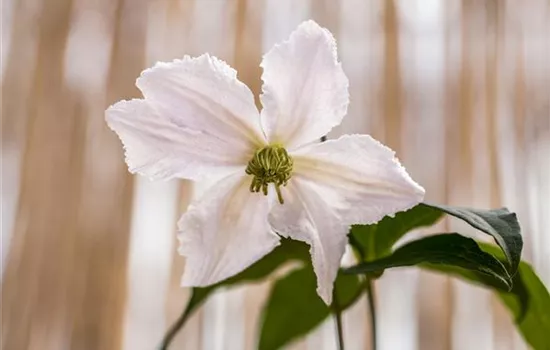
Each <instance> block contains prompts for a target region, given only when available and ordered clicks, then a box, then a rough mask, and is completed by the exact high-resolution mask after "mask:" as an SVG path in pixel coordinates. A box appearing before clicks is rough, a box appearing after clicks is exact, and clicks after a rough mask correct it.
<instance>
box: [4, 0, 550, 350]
mask: <svg viewBox="0 0 550 350" xmlns="http://www.w3.org/2000/svg"><path fill="white" fill-rule="evenodd" d="M309 18H313V19H315V20H316V21H317V22H318V23H320V24H321V25H322V26H324V27H327V28H329V29H330V30H331V31H332V32H333V33H334V35H335V36H336V38H337V40H338V44H339V55H340V59H341V60H342V62H343V67H344V70H345V71H346V73H347V74H348V76H349V78H350V93H351V104H350V108H349V114H348V116H347V118H346V119H345V120H344V123H343V124H342V126H341V127H339V128H338V129H337V130H335V131H334V133H333V134H332V135H331V136H333V137H334V136H337V135H338V134H340V133H369V134H371V135H373V136H374V137H376V138H377V139H379V140H381V141H382V142H384V143H386V144H388V145H389V146H390V147H392V148H393V149H394V150H396V151H397V154H398V156H399V157H400V159H401V160H402V162H403V163H404V164H405V166H406V167H407V169H408V171H409V173H411V175H412V177H413V178H414V179H416V180H417V181H418V182H419V183H421V184H422V185H423V186H424V187H425V188H426V190H427V200H429V201H434V202H438V203H447V204H452V205H464V206H475V207H482V208H489V207H499V206H504V205H505V206H507V207H509V208H510V209H511V210H513V211H516V212H517V213H518V215H519V218H520V221H521V223H522V225H523V234H524V237H525V249H524V258H525V259H527V260H529V261H530V262H531V263H532V264H533V265H534V267H535V268H536V270H537V272H538V274H539V275H540V276H541V278H542V279H543V281H545V282H546V283H547V285H548V284H549V283H550V233H549V232H548V227H550V204H549V203H550V1H548V0H525V1H513V0H464V1H457V0H340V1H337V0H151V1H146V0H2V14H1V21H2V33H1V40H2V41H1V80H2V85H1V86H2V100H1V105H2V124H1V125H2V150H1V159H2V173H1V175H2V190H1V199H2V202H1V203H2V212H1V213H2V250H1V254H2V256H1V258H2V260H1V262H2V275H1V276H2V277H1V278H2V280H1V283H2V349H5V350H26V349H33V350H34V349H40V350H44V349H46V350H50V349H52V350H59V349H70V350H111V349H113V350H118V349H125V350H141V349H143V350H149V349H154V348H155V346H157V345H158V344H159V341H160V339H161V337H162V334H163V332H164V331H165V330H166V329H167V328H168V326H169V325H170V324H171V323H172V322H173V320H174V319H175V318H176V317H177V316H178V314H179V313H180V311H181V309H182V308H183V305H184V304H185V302H186V299H187V297H188V295H189V291H188V290H186V289H182V288H180V287H179V286H178V284H179V279H180V276H181V274H182V269H183V267H184V259H183V258H181V257H179V256H178V255H177V253H176V239H175V228H176V221H177V219H178V217H179V215H180V214H181V213H182V212H183V211H184V210H185V207H186V205H187V203H188V201H189V199H190V198H191V197H192V196H193V190H194V189H193V187H192V185H191V184H190V183H187V182H183V181H182V182H176V181H173V182H149V181H148V180H146V179H143V178H140V177H134V176H131V175H130V174H129V173H128V171H127V168H126V165H125V164H124V161H123V150H122V147H121V144H120V142H119V140H118V139H117V137H116V135H115V134H114V133H112V132H111V131H110V130H108V129H107V127H106V124H105V122H104V116H103V112H104V110H105V108H106V107H107V106H108V105H110V104H112V103H114V102H116V101H117V100H120V99H129V98H132V97H139V96H140V94H139V91H138V90H137V89H136V88H135V86H134V81H135V79H136V77H137V76H138V75H139V73H140V71H141V70H143V69H144V68H146V67H149V66H151V65H153V64H154V63H155V62H156V61H159V60H172V59H174V58H179V57H182V56H183V55H184V54H190V55H198V54H201V53H204V52H209V53H211V54H213V55H216V56H218V57H220V58H221V59H223V60H225V61H227V62H228V63H229V64H231V65H232V66H233V67H234V68H236V69H237V71H238V74H239V78H240V79H241V80H242V81H244V82H245V83H246V84H248V86H250V87H251V89H252V90H253V91H254V92H255V93H256V94H257V93H258V91H259V90H260V74H261V70H260V68H259V63H260V60H261V56H262V53H264V52H266V51H267V50H268V49H269V48H270V47H271V46H272V45H273V44H274V43H276V42H278V41H281V40H283V39H286V38H287V37H288V35H289V34H290V32H291V31H292V30H293V29H294V28H295V27H296V26H297V25H298V24H299V23H300V22H301V21H303V20H305V19H309ZM457 229H462V227H459V228H457V227H456V226H455V223H454V222H442V223H441V224H439V226H438V227H436V228H435V229H431V230H430V231H429V232H435V231H434V230H438V231H441V230H457ZM461 232H463V231H461ZM424 233H425V232H418V233H415V234H416V235H419V234H424ZM269 283H270V281H266V282H264V283H260V284H257V285H253V286H248V287H244V288H236V289H231V290H228V291H223V292H221V293H218V294H217V295H215V297H213V298H212V299H211V300H210V301H209V302H208V303H207V304H206V305H205V306H204V307H203V308H202V309H201V310H200V311H199V312H198V313H197V314H196V315H195V316H194V317H193V319H192V320H191V321H190V322H189V324H188V325H187V326H186V328H185V329H184V330H183V331H182V332H181V333H180V334H179V336H178V337H177V339H176V340H175V342H174V344H173V347H172V348H173V349H192V350H195V349H198V350H222V349H230V350H232V349H237V350H240V349H254V348H255V339H256V332H257V321H258V319H259V316H260V314H259V313H260V309H261V305H262V303H263V302H264V300H265V298H266V296H267V295H266V293H267V292H268V288H269ZM376 288H377V292H378V293H377V294H378V296H379V298H378V307H379V322H380V325H379V332H380V335H379V349H381V350H394V349H400V350H420V349H421V350H446V349H454V350H462V349H480V350H484V349H487V350H519V349H526V345H525V344H524V342H523V340H522V339H521V337H520V336H519V335H518V334H517V332H516V331H515V330H514V328H513V325H512V320H511V317H510V315H508V313H507V312H506V311H505V310H504V309H503V307H501V305H500V304H499V302H498V301H497V300H496V299H495V297H493V295H492V294H491V293H490V292H488V291H485V290H482V289H480V288H477V287H472V286H470V285H467V284H465V283H462V282H460V281H458V280H454V279H450V278H448V277H444V276H439V275H435V274H431V273H427V272H421V271H419V270H415V269H399V270H394V271H389V272H388V273H387V274H385V275H384V277H383V278H382V279H381V280H380V281H379V282H378V284H377V286H376ZM344 327H345V333H346V334H345V336H346V343H347V348H348V349H368V344H369V339H370V336H371V335H370V334H369V331H368V324H367V303H366V301H365V300H360V301H359V302H358V303H357V305H356V306H355V307H354V308H353V309H351V310H350V311H349V312H347V313H346V314H345V315H344ZM335 344H336V342H335V340H334V325H333V323H332V321H331V320H328V321H327V322H326V323H325V324H324V325H322V326H321V327H319V329H318V330H317V331H316V332H315V333H314V334H311V335H309V336H307V337H306V338H304V339H301V340H298V341H297V342H296V343H295V344H293V345H292V346H290V347H289V349H293V350H313V349H320V350H329V349H335Z"/></svg>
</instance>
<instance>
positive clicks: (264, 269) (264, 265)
mask: <svg viewBox="0 0 550 350" xmlns="http://www.w3.org/2000/svg"><path fill="white" fill-rule="evenodd" d="M309 256H310V255H309V247H308V245H307V244H305V243H303V242H300V241H294V240H291V239H286V238H281V244H280V245H279V246H278V247H276V248H275V249H274V250H273V251H272V252H271V253H269V254H267V255H266V256H264V257H263V258H262V259H260V260H259V261H257V262H256V263H254V264H253V265H251V266H250V267H249V268H247V269H246V270H244V271H242V272H241V273H239V274H237V275H235V276H233V277H231V278H228V279H226V280H225V281H222V282H220V283H217V284H215V285H212V286H208V287H200V288H193V290H192V292H191V298H190V299H189V301H188V302H187V305H186V307H185V310H184V311H183V313H182V314H181V316H180V317H179V318H178V320H176V322H175V323H174V324H173V325H172V326H171V327H170V330H169V331H168V332H167V333H166V336H165V337H164V339H163V341H162V344H161V346H160V349H163V350H164V349H167V348H168V345H169V344H170V342H171V340H172V339H173V337H174V336H175V335H176V334H177V332H178V331H179V330H180V329H181V328H182V327H183V326H184V325H185V323H186V322H187V320H188V319H189V317H190V316H191V315H192V314H193V312H194V311H195V310H196V309H198V307H199V306H201V305H202V304H203V303H204V302H205V301H206V299H207V298H208V297H209V296H210V295H211V294H212V293H213V292H214V291H216V290H217V289H218V288H220V287H226V286H233V285H239V284H242V283H246V282H253V281H259V280H262V279H264V278H265V277H267V276H269V275H270V274H271V273H272V272H273V271H275V270H276V269H277V268H279V267H280V266H281V265H283V264H284V263H286V262H289V261H292V260H294V261H306V262H309V259H310V258H309Z"/></svg>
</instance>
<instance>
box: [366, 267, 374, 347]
mask: <svg viewBox="0 0 550 350" xmlns="http://www.w3.org/2000/svg"><path fill="white" fill-rule="evenodd" d="M366 278H367V283H366V288H365V291H366V292H367V300H368V302H369V316H370V329H371V332H370V333H371V345H372V346H371V350H376V305H375V299H376V296H375V295H374V285H373V280H372V279H371V278H370V277H369V276H366Z"/></svg>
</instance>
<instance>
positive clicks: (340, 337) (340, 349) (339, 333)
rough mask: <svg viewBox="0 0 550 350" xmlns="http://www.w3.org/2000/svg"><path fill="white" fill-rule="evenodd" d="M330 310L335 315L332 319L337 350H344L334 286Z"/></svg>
mask: <svg viewBox="0 0 550 350" xmlns="http://www.w3.org/2000/svg"><path fill="white" fill-rule="evenodd" d="M332 308H333V310H334V314H335V317H334V319H335V321H336V334H337V340H338V350H344V349H345V347H344V327H343V326H342V309H341V308H340V305H339V304H338V298H337V297H336V286H334V289H333V292H332Z"/></svg>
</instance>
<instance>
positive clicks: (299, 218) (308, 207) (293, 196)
mask: <svg viewBox="0 0 550 350" xmlns="http://www.w3.org/2000/svg"><path fill="white" fill-rule="evenodd" d="M282 191H283V197H284V199H285V203H284V204H283V205H278V204H277V205H275V206H274V207H273V209H272V211H271V213H270V223H271V225H272V227H273V229H274V230H275V231H276V232H277V233H279V234H280V235H282V236H285V237H290V238H292V239H296V240H299V241H303V242H306V243H308V244H309V245H310V247H311V249H310V252H311V258H312V262H313V268H314V270H315V274H316V275H317V293H318V294H319V296H320V297H321V299H323V301H324V302H325V303H326V304H327V305H329V304H330V303H331V302H332V288H333V283H334V280H335V279H336V274H337V273H338V268H339V267H340V261H341V259H342V256H343V255H344V251H345V248H346V243H347V233H348V225H346V224H345V223H343V222H342V221H341V220H340V216H339V213H338V211H337V208H334V207H333V206H332V205H333V203H332V201H333V200H339V198H338V197H334V196H335V193H334V191H332V190H330V189H328V188H326V187H323V186H319V185H317V184H315V183H313V182H311V181H309V180H307V179H304V178H300V177H296V178H292V179H291V181H290V182H289V183H288V185H287V186H286V187H284V188H283V189H282Z"/></svg>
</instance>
